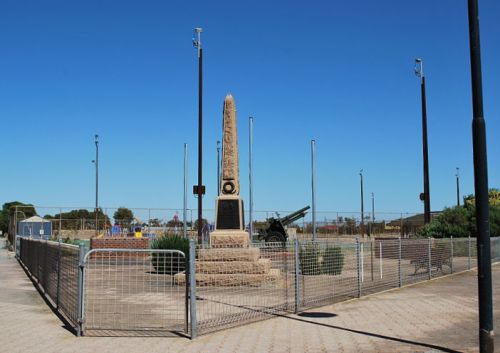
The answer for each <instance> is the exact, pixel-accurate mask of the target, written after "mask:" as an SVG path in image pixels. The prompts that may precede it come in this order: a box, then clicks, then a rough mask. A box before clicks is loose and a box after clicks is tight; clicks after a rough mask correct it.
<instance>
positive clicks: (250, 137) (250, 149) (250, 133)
mask: <svg viewBox="0 0 500 353" xmlns="http://www.w3.org/2000/svg"><path fill="white" fill-rule="evenodd" d="M248 171H249V173H248V181H249V183H248V184H249V195H250V200H249V201H250V214H249V218H250V219H249V221H250V224H249V227H248V231H249V233H250V242H252V240H253V117H250V118H248Z"/></svg>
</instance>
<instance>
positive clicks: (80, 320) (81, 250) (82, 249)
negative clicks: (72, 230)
mask: <svg viewBox="0 0 500 353" xmlns="http://www.w3.org/2000/svg"><path fill="white" fill-rule="evenodd" d="M78 250H79V252H78V324H77V328H76V335H77V336H81V335H82V332H83V292H84V290H85V289H84V288H83V276H84V275H85V262H84V258H85V246H84V245H83V243H80V245H79V247H78Z"/></svg>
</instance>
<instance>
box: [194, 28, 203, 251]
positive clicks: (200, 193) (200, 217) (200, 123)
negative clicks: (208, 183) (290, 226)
mask: <svg viewBox="0 0 500 353" xmlns="http://www.w3.org/2000/svg"><path fill="white" fill-rule="evenodd" d="M202 31H203V30H202V29H201V28H199V27H197V28H195V29H194V33H195V38H194V39H193V45H194V47H195V48H196V49H197V51H198V185H195V186H194V187H193V193H194V194H195V195H197V196H198V243H199V244H201V243H202V240H203V233H202V230H203V229H202V228H203V210H202V207H203V195H204V194H205V186H204V185H203V182H202V181H203V174H202V166H203V134H202V133H203V109H202V103H203V48H202V47H201V32H202Z"/></svg>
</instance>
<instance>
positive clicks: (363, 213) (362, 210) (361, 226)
mask: <svg viewBox="0 0 500 353" xmlns="http://www.w3.org/2000/svg"><path fill="white" fill-rule="evenodd" d="M359 177H360V183H361V223H360V228H361V236H365V230H364V227H363V226H364V219H365V202H364V197H363V169H361V170H360V171H359Z"/></svg>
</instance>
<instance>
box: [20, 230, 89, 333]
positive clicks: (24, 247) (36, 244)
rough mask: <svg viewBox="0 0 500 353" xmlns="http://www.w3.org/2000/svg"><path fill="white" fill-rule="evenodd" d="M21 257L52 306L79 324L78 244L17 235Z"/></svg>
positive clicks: (75, 324)
mask: <svg viewBox="0 0 500 353" xmlns="http://www.w3.org/2000/svg"><path fill="white" fill-rule="evenodd" d="M16 241H17V242H18V245H19V248H18V249H17V251H18V259H19V261H20V262H21V263H22V264H23V265H24V267H25V269H26V270H27V271H28V273H29V274H30V275H31V277H32V278H33V280H34V281H35V282H36V283H37V285H38V286H39V288H40V290H41V291H42V292H43V293H44V295H45V296H46V298H47V299H49V300H50V301H51V302H52V304H53V306H54V307H55V308H56V309H57V310H58V311H59V312H60V313H61V314H62V315H63V316H64V317H65V318H66V320H67V321H68V322H69V323H70V324H71V326H72V327H73V328H74V329H75V330H78V327H79V318H80V316H79V311H78V303H79V298H78V295H79V289H78V265H79V249H78V246H74V245H67V244H63V243H60V242H52V241H45V240H33V239H27V238H22V237H18V238H17V239H16Z"/></svg>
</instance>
